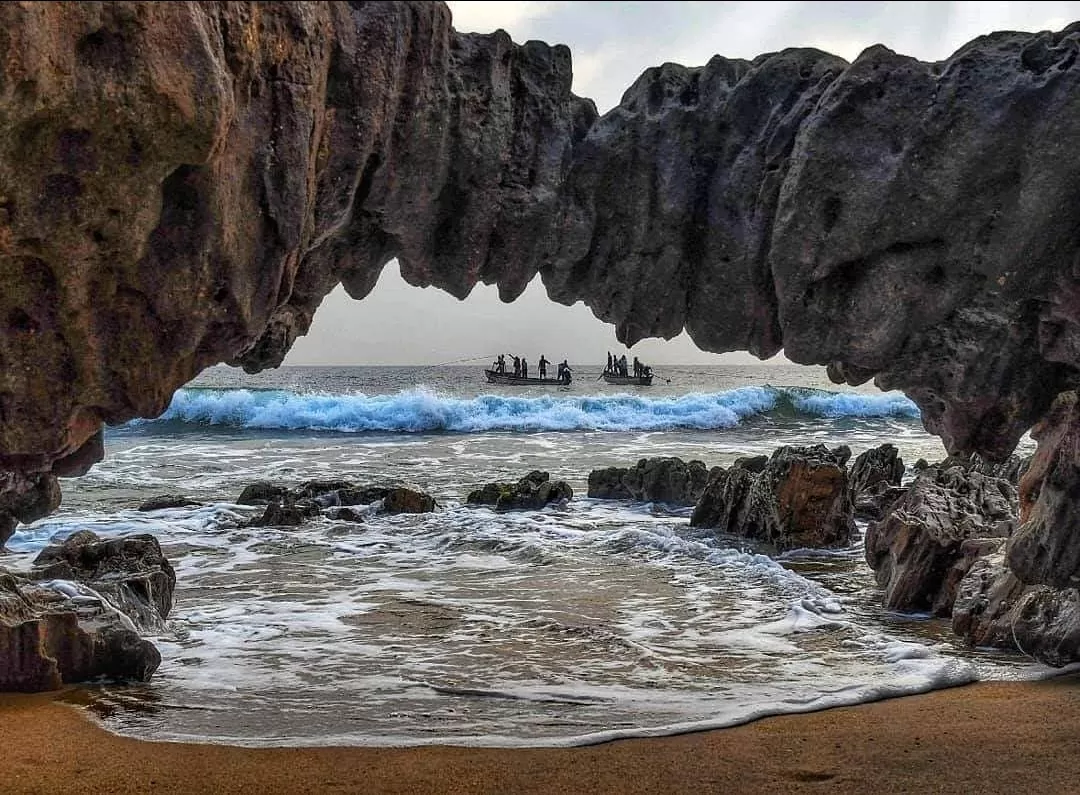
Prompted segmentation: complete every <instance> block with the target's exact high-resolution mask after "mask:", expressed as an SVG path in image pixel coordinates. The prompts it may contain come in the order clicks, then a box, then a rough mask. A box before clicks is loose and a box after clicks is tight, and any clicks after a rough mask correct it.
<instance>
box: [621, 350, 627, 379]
mask: <svg viewBox="0 0 1080 795" xmlns="http://www.w3.org/2000/svg"><path fill="white" fill-rule="evenodd" d="M619 375H621V376H623V377H625V376H626V354H625V353H624V354H623V355H622V356H620V357H619Z"/></svg>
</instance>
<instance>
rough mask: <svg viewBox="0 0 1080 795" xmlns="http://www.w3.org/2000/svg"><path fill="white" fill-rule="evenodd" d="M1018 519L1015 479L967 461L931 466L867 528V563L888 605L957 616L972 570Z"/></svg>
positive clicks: (998, 545)
mask: <svg viewBox="0 0 1080 795" xmlns="http://www.w3.org/2000/svg"><path fill="white" fill-rule="evenodd" d="M1016 523H1017V522H1016V492H1015V490H1014V489H1013V487H1012V486H1011V485H1010V484H1009V483H1008V482H1007V481H1004V480H1000V479H997V478H989V477H986V476H984V475H982V474H980V473H979V472H976V471H973V470H965V469H964V468H963V467H960V466H953V467H949V468H948V469H938V468H936V467H931V468H929V469H926V470H924V471H923V472H922V473H921V474H920V475H919V476H918V477H917V478H916V479H915V481H914V482H913V483H912V484H911V486H910V487H908V490H907V492H906V493H905V494H904V496H902V497H901V498H900V499H899V500H897V501H896V502H895V503H894V504H893V505H892V507H891V508H890V510H889V512H888V513H887V514H886V515H885V518H884V519H882V520H881V521H878V522H871V523H870V524H869V526H868V527H867V529H866V562H867V563H868V564H869V565H870V568H872V569H873V570H874V573H875V575H876V577H877V582H878V585H880V586H881V587H882V588H884V589H885V600H884V601H885V607H887V608H888V609H890V610H900V611H904V612H929V613H932V614H933V615H937V616H948V615H951V613H952V608H953V602H954V600H955V599H956V591H957V587H958V586H959V584H960V581H961V580H962V579H963V577H964V575H965V574H967V572H968V570H969V569H970V568H971V566H972V564H973V563H974V562H975V561H976V560H978V559H979V558H980V557H983V556H985V555H988V554H990V553H992V552H995V551H997V550H998V549H999V548H1001V546H1002V545H1003V543H1004V539H1006V538H1008V537H1009V536H1010V535H1012V533H1013V531H1014V530H1015V528H1016Z"/></svg>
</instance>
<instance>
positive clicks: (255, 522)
mask: <svg viewBox="0 0 1080 795" xmlns="http://www.w3.org/2000/svg"><path fill="white" fill-rule="evenodd" d="M319 514H320V508H319V504H318V503H316V502H315V501H314V500H297V499H294V498H293V497H292V495H291V494H290V495H286V497H285V499H282V500H274V501H273V502H271V503H268V504H267V506H266V510H264V511H263V512H262V515H261V516H258V517H256V518H255V519H252V520H251V521H250V522H249V523H248V527H298V526H299V525H302V524H304V522H306V521H307V520H308V519H312V518H314V517H316V516H318V515H319Z"/></svg>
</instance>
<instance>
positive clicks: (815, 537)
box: [690, 445, 855, 550]
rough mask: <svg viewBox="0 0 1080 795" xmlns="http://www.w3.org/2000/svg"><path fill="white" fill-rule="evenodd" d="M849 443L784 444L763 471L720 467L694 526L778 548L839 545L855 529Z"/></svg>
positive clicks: (697, 508) (713, 474) (698, 507)
mask: <svg viewBox="0 0 1080 795" xmlns="http://www.w3.org/2000/svg"><path fill="white" fill-rule="evenodd" d="M850 456H851V451H850V450H849V449H848V448H847V447H838V448H836V449H834V450H830V449H829V448H827V447H825V446H824V445H815V446H813V447H781V448H779V449H777V450H776V451H774V452H773V454H772V456H770V458H769V460H768V463H766V464H765V466H764V468H763V469H762V470H761V472H759V473H754V472H753V471H751V470H750V469H747V468H745V467H742V466H733V467H731V468H730V469H726V470H725V469H721V468H719V467H717V468H716V469H714V470H713V471H712V472H711V473H710V475H709V481H708V483H707V484H706V486H705V489H704V492H703V493H702V495H701V499H700V500H699V501H698V504H697V505H696V506H695V507H694V513H693V515H692V516H691V518H690V525H691V526H692V527H713V528H716V529H717V530H718V531H720V532H722V533H730V534H732V535H739V536H743V537H746V538H753V539H757V540H760V541H764V542H766V543H768V544H771V545H772V546H774V547H776V548H777V549H781V550H785V549H794V548H798V547H835V546H847V545H848V544H850V543H851V540H852V537H853V534H854V532H855V522H854V519H853V518H852V499H851V490H850V488H849V486H848V475H847V470H846V469H845V466H844V465H845V464H846V463H847V460H848V458H849V457H850Z"/></svg>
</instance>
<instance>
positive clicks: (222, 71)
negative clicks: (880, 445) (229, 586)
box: [0, 1, 1080, 582]
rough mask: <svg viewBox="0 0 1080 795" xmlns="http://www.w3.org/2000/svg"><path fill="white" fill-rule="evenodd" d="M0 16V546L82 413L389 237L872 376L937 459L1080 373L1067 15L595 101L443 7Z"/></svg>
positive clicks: (85, 441) (174, 380)
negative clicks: (1037, 27)
mask: <svg viewBox="0 0 1080 795" xmlns="http://www.w3.org/2000/svg"><path fill="white" fill-rule="evenodd" d="M0 31H2V35H0V62H2V63H3V64H4V68H3V70H0V107H2V109H3V113H0V283H2V284H3V285H4V286H5V289H4V290H2V291H0V536H7V535H9V534H10V533H11V532H12V531H13V529H14V524H15V522H16V521H24V522H25V521H32V520H33V518H36V517H38V516H40V515H41V514H42V513H43V512H45V513H47V512H49V511H51V510H54V509H55V508H56V506H57V504H58V501H59V489H58V486H57V483H56V477H58V476H71V475H74V474H78V473H80V472H84V471H85V470H86V469H87V468H88V467H89V466H91V465H92V464H93V463H94V462H95V461H96V460H99V459H100V458H101V456H102V455H103V448H102V434H101V430H102V425H103V423H121V422H124V421H126V420H128V419H131V418H133V417H154V416H157V415H159V414H160V413H161V412H162V411H164V409H165V408H166V407H167V405H168V403H169V400H170V399H171V397H172V395H173V393H174V392H175V391H176V389H178V388H179V387H180V386H182V385H183V384H184V383H186V382H187V381H189V380H190V379H191V378H192V377H194V376H195V375H196V374H197V373H199V372H200V371H201V370H203V369H205V368H206V367H208V366H210V365H213V364H215V363H218V362H223V361H225V362H231V363H234V364H237V365H241V366H243V367H244V368H245V369H247V370H249V371H256V370H259V369H262V368H266V367H272V366H276V365H278V364H280V363H281V361H282V359H283V357H284V356H285V354H286V352H287V351H288V350H289V348H290V346H291V345H292V344H293V342H294V341H295V339H296V337H297V336H299V335H302V334H304V333H306V332H307V330H308V328H309V326H310V323H311V319H312V317H313V314H314V312H315V310H316V309H317V308H318V306H319V304H320V302H321V301H322V299H323V297H325V296H326V295H327V294H328V293H329V292H330V291H331V290H332V289H333V288H334V287H335V286H336V285H337V284H339V283H340V284H343V285H344V287H345V289H346V290H347V291H348V293H349V294H350V295H352V296H353V297H354V298H363V297H364V296H365V295H367V293H368V292H369V291H370V290H371V289H372V288H373V286H374V285H375V282H376V280H377V278H378V275H379V272H380V270H381V269H382V267H383V266H384V265H386V263H387V262H389V261H390V260H391V259H393V258H395V257H396V258H397V259H398V261H399V263H400V266H401V270H402V274H403V276H404V278H405V279H406V281H408V282H409V283H411V284H414V285H417V286H428V285H434V286H436V287H439V288H441V289H444V290H447V291H448V292H450V293H451V294H453V295H455V296H458V297H464V296H466V295H468V293H469V291H470V290H471V289H472V288H473V287H474V286H475V285H476V284H477V283H478V282H483V283H486V284H496V285H498V289H499V292H500V295H501V296H502V297H503V298H504V299H506V300H511V299H513V298H515V297H516V296H518V295H519V294H520V293H521V292H522V291H523V290H524V289H525V287H526V285H527V284H528V283H529V281H530V280H531V279H532V278H534V277H535V276H536V275H537V274H539V275H540V277H541V279H542V280H543V283H544V285H545V287H546V288H547V291H548V294H549V295H550V296H551V298H552V299H553V300H555V301H559V302H562V303H566V304H570V303H573V302H575V301H578V300H581V301H584V302H585V303H586V304H588V305H589V306H590V307H591V308H592V309H593V311H594V313H595V314H596V315H597V316H598V317H600V318H601V319H603V320H605V321H607V322H609V323H612V324H614V325H615V327H616V330H617V334H618V336H619V339H620V340H622V341H624V342H626V343H628V344H632V343H634V342H636V341H638V340H640V339H642V338H644V337H647V336H661V337H668V338H670V337H673V336H675V335H676V334H678V333H680V332H681V331H683V330H686V331H687V332H688V333H689V335H690V337H691V338H692V339H693V340H694V341H695V343H696V344H697V345H698V346H699V347H701V348H702V349H705V350H709V351H716V352H722V351H729V350H748V351H751V352H752V353H755V354H756V355H758V356H760V357H763V358H764V357H768V356H771V355H772V354H774V353H776V352H778V351H779V350H781V349H783V350H784V352H785V354H786V355H787V356H788V357H789V358H790V359H791V360H793V361H795V362H797V363H803V364H825V365H827V366H828V372H829V374H830V375H831V377H833V378H834V379H835V380H836V381H837V382H847V383H850V384H858V383H863V382H865V381H868V380H870V379H871V378H874V379H876V383H877V384H878V385H879V386H880V387H882V388H883V389H902V390H903V391H904V392H905V393H906V394H907V395H909V396H910V397H911V398H912V399H913V400H914V401H915V402H916V403H917V404H918V405H919V408H920V409H921V411H922V417H923V422H924V424H925V425H926V427H927V428H928V429H929V430H930V431H931V432H933V433H936V434H939V435H940V436H941V437H942V439H943V441H944V443H945V446H946V449H947V450H948V451H949V452H950V453H956V454H967V453H971V452H979V453H982V454H985V455H986V456H988V457H989V458H991V459H994V460H1002V459H1004V458H1005V457H1006V456H1007V455H1008V454H1009V453H1010V452H1011V451H1012V450H1013V448H1014V447H1015V445H1016V442H1017V440H1018V439H1019V438H1020V436H1021V435H1022V434H1023V433H1024V432H1025V431H1026V430H1028V429H1029V428H1030V427H1031V426H1032V425H1034V424H1035V423H1036V422H1038V421H1039V420H1040V419H1042V418H1043V417H1044V415H1045V414H1046V412H1047V410H1048V409H1049V407H1050V406H1051V403H1052V402H1053V401H1054V399H1055V398H1056V397H1057V396H1058V395H1059V394H1060V393H1062V392H1064V391H1066V390H1068V389H1070V388H1072V387H1073V386H1074V385H1075V384H1076V382H1077V374H1078V369H1080V277H1078V276H1077V270H1076V262H1077V260H1078V255H1080V236H1078V235H1076V234H1075V230H1076V228H1077V226H1078V224H1080V154H1078V153H1077V152H1076V147H1074V146H1071V145H1070V142H1072V141H1076V140H1080V64H1078V63H1077V53H1078V51H1080V24H1073V25H1070V26H1069V27H1067V28H1065V29H1064V30H1062V31H1060V32H1056V33H1051V32H1043V33H1013V32H1002V33H993V34H990V35H987V36H982V37H980V38H978V39H976V40H974V41H972V42H971V43H969V44H967V45H965V46H963V47H961V48H960V49H959V50H958V51H957V52H956V53H955V54H953V55H952V56H950V57H949V58H947V59H946V60H944V61H941V62H937V63H924V62H921V61H918V60H915V59H913V58H909V57H906V56H904V55H901V54H898V53H894V52H892V51H890V50H888V49H887V48H885V47H881V46H875V47H870V48H868V49H867V50H865V51H864V52H863V53H862V54H860V56H859V57H858V58H857V59H856V60H855V61H854V62H851V63H848V62H846V61H844V60H843V59H841V58H838V57H835V56H832V55H828V54H826V53H823V52H821V51H819V50H814V49H790V50H785V51H782V52H778V53H769V54H765V55H761V56H759V57H757V58H755V59H753V60H750V61H747V60H740V59H728V58H724V57H721V56H716V57H714V58H712V59H711V60H710V61H709V62H708V63H707V64H705V65H704V66H699V67H684V66H679V65H676V64H664V65H663V66H660V67H655V68H652V69H649V70H647V71H646V72H645V73H644V74H642V75H641V76H640V77H639V78H638V79H637V80H636V81H635V82H634V83H633V85H631V86H630V87H629V89H628V90H627V92H626V94H625V95H624V97H623V100H622V102H621V103H620V104H619V106H618V107H616V108H614V109H613V110H611V111H610V112H608V113H606V114H604V115H603V116H599V115H598V114H597V112H596V109H595V106H594V105H593V103H592V102H591V101H589V100H587V99H582V98H579V97H576V96H574V95H573V94H572V93H571V91H570V87H571V76H572V67H571V55H570V52H569V50H568V49H567V48H565V47H562V46H549V45H547V44H544V43H542V42H536V41H531V42H527V43H525V44H523V45H518V44H514V43H513V42H512V41H511V40H510V38H509V37H508V36H507V35H506V34H505V33H504V32H502V31H498V32H496V33H492V34H484V35H482V34H465V33H458V32H456V31H455V30H454V29H453V27H452V25H451V17H450V13H449V11H448V9H447V8H446V6H445V5H443V4H441V3H422V2H370V3H302V2H266V3H262V2H258V3H256V2H233V3H224V2H209V1H206V2H191V3H136V2H115V3H95V2H88V3H4V4H0ZM1074 216H1078V217H1074ZM358 311H363V310H362V309H358ZM1062 455H1063V456H1065V458H1070V460H1072V461H1074V463H1073V464H1072V465H1071V466H1072V467H1073V468H1074V469H1075V468H1076V467H1077V466H1080V455H1078V454H1077V453H1075V452H1071V453H1066V452H1063V453H1062ZM1054 471H1055V472H1057V473H1058V474H1056V475H1055V476H1054V477H1055V478H1058V479H1059V480H1061V482H1062V483H1063V484H1065V483H1072V484H1075V485H1080V481H1078V477H1080V473H1078V472H1075V471H1070V470H1069V467H1068V466H1066V465H1065V464H1061V465H1057V466H1055V467H1054ZM1042 493H1045V494H1047V495H1048V499H1049V498H1050V497H1051V496H1052V495H1053V494H1054V491H1053V489H1051V490H1046V489H1043V492H1042ZM1055 499H1057V498H1056V497H1055ZM1040 514H1041V515H1042V517H1043V518H1044V520H1045V523H1044V526H1043V529H1041V530H1039V531H1038V532H1035V533H1033V534H1032V535H1031V536H1030V539H1031V543H1027V542H1018V543H1017V545H1016V546H1015V547H1014V550H1013V554H1012V555H1011V556H1010V565H1021V566H1024V567H1025V569H1024V573H1023V575H1022V576H1023V577H1025V578H1026V580H1031V579H1037V580H1040V581H1041V580H1045V581H1048V582H1060V581H1061V577H1062V576H1064V575H1066V574H1068V573H1069V572H1071V571H1072V570H1073V569H1074V568H1075V567H1074V566H1073V565H1072V563H1063V564H1060V565H1059V564H1058V563H1056V562H1055V558H1056V556H1058V555H1066V556H1071V557H1070V558H1069V559H1070V560H1072V558H1075V549H1076V548H1080V544H1078V543H1077V542H1076V540H1075V539H1074V538H1073V537H1072V536H1071V535H1070V532H1071V531H1070V530H1069V529H1068V528H1067V527H1064V526H1062V525H1060V524H1056V522H1058V521H1061V520H1063V519H1064V517H1065V513H1062V512H1061V511H1059V510H1055V509H1054V507H1053V506H1047V507H1046V509H1045V510H1042V511H1041V512H1040ZM1025 537H1027V536H1025ZM1036 548H1037V549H1039V550H1044V551H1043V552H1037V551H1035V550H1036ZM1018 556H1019V557H1018ZM1021 559H1024V560H1027V561H1028V562H1027V563H1023V562H1022V561H1021ZM1036 559H1038V560H1037V562H1036V563H1032V562H1031V561H1035V560H1036ZM1069 576H1071V574H1069Z"/></svg>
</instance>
